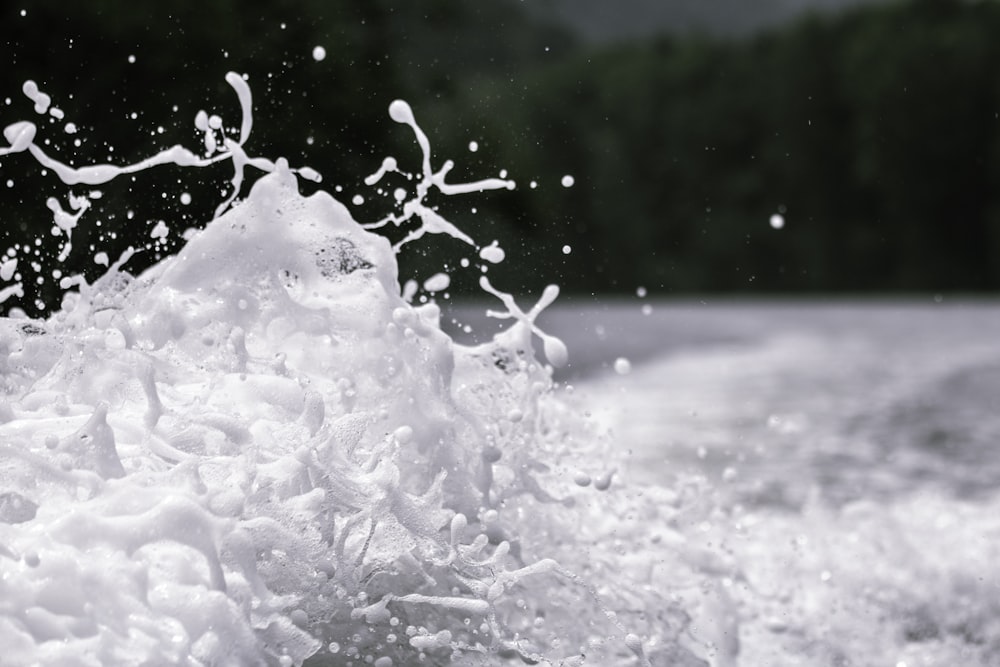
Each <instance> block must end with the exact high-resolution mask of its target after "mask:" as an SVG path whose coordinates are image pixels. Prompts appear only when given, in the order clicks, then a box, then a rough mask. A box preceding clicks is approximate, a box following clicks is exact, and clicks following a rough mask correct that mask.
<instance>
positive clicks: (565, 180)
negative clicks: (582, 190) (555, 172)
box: [559, 174, 576, 188]
mask: <svg viewBox="0 0 1000 667" xmlns="http://www.w3.org/2000/svg"><path fill="white" fill-rule="evenodd" d="M559 182H560V183H562V186H563V187H564V188H571V187H573V184H574V183H576V179H575V178H573V177H572V176H570V175H569V174H566V175H565V176H563V177H562V180H561V181H559Z"/></svg>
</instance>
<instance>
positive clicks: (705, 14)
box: [522, 0, 888, 41]
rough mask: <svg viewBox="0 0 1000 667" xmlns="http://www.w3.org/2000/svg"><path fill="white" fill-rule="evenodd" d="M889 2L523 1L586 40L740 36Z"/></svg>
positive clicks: (784, 0)
mask: <svg viewBox="0 0 1000 667" xmlns="http://www.w3.org/2000/svg"><path fill="white" fill-rule="evenodd" d="M887 1H888V0H522V4H523V6H524V7H525V8H526V9H528V10H529V11H532V12H535V13H536V14H537V15H538V16H541V17H544V18H546V19H549V20H551V21H553V22H556V23H561V24H564V25H566V26H568V27H570V28H571V29H572V30H574V31H575V32H577V33H578V34H579V35H580V36H581V37H583V38H585V39H588V40H590V41H614V40H619V39H626V38H632V37H642V36H648V35H651V34H655V33H668V34H682V33H692V32H703V33H706V34H712V35H741V34H748V33H752V32H755V31H758V30H760V29H762V28H767V27H770V26H773V25H777V24H780V23H783V22H786V21H788V20H790V19H793V18H796V17H798V16H800V15H802V14H804V13H807V12H810V11H816V12H829V11H837V10H842V9H846V8H849V7H853V6H856V5H864V4H875V3H883V4H884V3H886V2H887Z"/></svg>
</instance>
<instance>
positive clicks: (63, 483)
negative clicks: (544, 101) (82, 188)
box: [0, 73, 687, 665]
mask: <svg viewBox="0 0 1000 667" xmlns="http://www.w3.org/2000/svg"><path fill="white" fill-rule="evenodd" d="M226 80H227V81H228V82H229V84H230V85H231V86H232V88H233V89H234V90H235V92H236V93H237V95H238V97H239V99H240V103H241V109H242V114H243V117H242V123H241V127H240V132H239V136H238V138H233V137H229V136H227V135H226V134H225V132H224V129H223V128H224V127H225V123H224V122H223V121H222V119H221V118H219V117H218V116H215V115H210V114H207V113H199V114H198V116H197V117H196V121H195V125H196V127H197V128H198V129H199V130H200V131H201V133H202V139H203V145H204V155H203V156H198V155H196V154H195V153H194V152H192V151H189V150H187V149H185V148H183V147H180V146H175V147H173V148H170V149H167V150H165V151H162V152H160V153H157V154H156V155H154V156H153V157H151V158H148V159H146V160H142V161H140V162H138V163H135V164H131V165H127V166H113V165H94V166H86V167H78V168H77V167H70V166H68V165H66V164H64V163H62V162H60V161H58V160H56V159H54V158H52V157H50V156H49V155H47V154H46V153H44V152H43V151H42V150H41V148H39V147H38V145H37V144H36V143H35V135H36V133H37V128H36V127H35V126H34V125H33V124H31V123H27V122H21V123H15V124H14V125H11V126H8V127H7V128H6V130H5V132H4V136H5V137H7V139H8V142H9V148H7V149H2V152H6V153H9V152H23V151H27V152H29V153H30V154H31V155H32V156H34V158H35V159H36V160H37V161H38V162H39V163H40V164H41V165H43V166H45V167H47V168H50V169H51V170H52V171H53V172H54V173H56V174H57V175H58V176H59V177H60V178H61V179H62V180H63V181H64V182H65V183H67V184H70V185H73V184H86V185H97V184H100V183H105V182H107V181H109V180H111V179H113V178H115V177H117V176H121V175H124V174H131V173H136V172H139V171H142V170H144V169H149V168H152V167H155V166H157V165H162V164H177V165H181V166H187V167H204V166H207V165H209V164H214V163H216V162H220V161H224V160H227V161H229V162H230V163H231V164H232V165H233V169H234V175H233V178H232V180H231V186H232V191H231V192H230V193H229V195H228V196H227V197H226V199H225V200H224V201H223V203H222V204H221V205H220V206H219V207H218V209H217V211H216V218H215V219H214V220H213V221H212V222H211V223H210V224H209V225H208V226H207V227H206V228H205V229H204V231H202V232H200V233H198V234H197V235H195V236H194V237H193V238H191V239H190V241H189V242H188V243H187V245H185V246H184V247H183V248H182V249H181V250H180V251H179V253H178V254H177V255H176V256H173V257H168V258H167V259H165V260H163V261H161V262H160V263H158V264H156V265H155V266H153V267H152V268H150V269H148V270H147V271H145V272H144V273H142V274H141V275H139V276H136V277H133V276H131V275H129V274H128V273H127V272H125V270H124V268H123V267H124V266H125V264H126V263H127V261H128V260H129V258H130V257H131V256H132V254H133V253H134V252H135V251H133V250H130V251H126V252H125V253H124V254H123V255H122V256H121V257H119V258H118V260H117V261H115V262H113V263H111V265H110V267H109V269H108V271H107V273H106V274H105V275H104V276H103V277H101V278H100V279H98V280H97V281H95V282H94V283H93V284H88V283H87V282H86V281H84V280H83V278H82V277H79V276H77V277H67V278H65V279H64V281H63V286H64V288H66V289H71V288H77V289H78V291H76V292H69V293H68V294H67V295H66V298H65V300H64V307H63V309H62V310H61V311H59V312H58V313H55V314H54V315H53V316H52V317H50V318H49V319H47V320H45V321H28V320H0V366H2V368H3V370H4V375H3V378H4V380H3V387H2V389H3V393H2V395H0V434H2V438H3V442H4V443H5V444H4V445H3V446H2V447H0V461H2V463H3V467H2V470H0V572H2V576H0V600H2V601H3V602H2V603H0V644H2V645H3V646H4V647H5V659H8V660H11V661H13V662H15V663H17V662H34V661H40V662H45V663H53V662H55V663H58V662H66V661H73V660H78V659H83V660H89V661H91V662H95V663H98V664H110V663H121V662H128V663H130V664H131V663H148V664H224V663H225V664H277V665H298V664H302V663H303V662H304V661H306V660H307V659H310V658H312V659H315V660H324V659H328V660H330V661H333V662H334V663H339V662H341V661H342V660H346V661H348V662H351V661H353V662H355V663H357V664H361V663H365V664H367V663H372V664H380V665H388V664H411V663H413V662H414V661H417V660H420V661H425V662H430V663H432V664H434V663H443V662H448V661H452V662H457V663H464V664H467V663H470V662H471V663H475V661H477V660H480V659H482V660H487V661H495V660H504V659H507V658H511V657H517V656H520V657H521V659H522V660H524V661H526V662H529V663H530V662H550V663H553V664H555V663H562V664H581V663H582V662H583V661H584V659H585V658H584V657H583V655H584V653H586V654H588V655H589V656H590V658H589V660H591V661H594V660H596V661H598V662H599V663H601V664H616V663H622V664H632V663H634V662H635V661H636V660H638V661H639V662H640V664H644V665H649V664H652V662H651V660H652V658H651V657H650V655H653V656H655V655H656V651H655V649H656V647H657V645H658V644H657V640H656V636H655V635H652V634H650V631H651V626H650V625H649V624H650V623H651V622H652V619H647V620H646V621H644V622H642V623H640V622H639V621H638V620H637V619H635V618H629V619H624V618H622V617H621V616H620V615H618V614H615V613H612V612H611V611H609V610H610V609H612V608H618V607H620V606H621V605H624V607H623V608H629V606H630V605H631V606H633V607H634V608H637V609H647V608H652V606H651V605H652V604H654V603H655V604H657V605H659V608H661V609H673V608H675V607H676V605H675V604H674V603H672V602H670V601H669V600H666V599H665V598H663V597H662V595H660V594H659V593H654V594H650V593H648V592H645V593H644V592H638V591H633V592H632V593H631V595H638V596H639V598H643V601H642V602H641V604H639V605H638V606H635V604H634V603H635V602H636V599H637V598H634V597H633V598H632V600H631V602H629V601H627V600H625V599H620V598H619V597H618V596H617V595H609V594H608V592H607V591H599V590H598V589H596V588H595V587H594V586H593V585H592V584H590V583H587V582H588V581H590V580H591V579H590V577H587V578H584V577H582V576H581V572H579V571H577V568H580V567H582V566H583V563H584V562H586V563H587V565H586V568H587V569H589V570H591V571H592V572H591V574H594V576H595V579H594V580H597V581H611V580H613V577H612V578H603V577H604V574H606V573H607V572H609V571H610V570H611V569H612V567H613V565H612V564H613V562H614V561H615V560H616V559H617V556H616V555H615V554H614V553H612V552H611V551H609V550H608V549H610V548H611V547H610V546H609V547H608V548H607V549H606V548H604V547H602V548H597V549H595V548H591V549H590V557H589V558H587V559H586V561H584V560H581V558H580V554H581V552H580V551H579V549H581V548H583V547H581V546H574V545H583V544H588V543H591V541H592V540H593V539H595V536H596V534H597V533H595V532H594V531H595V530H597V522H594V521H593V515H592V513H590V512H589V511H588V509H587V508H588V506H589V505H588V503H586V502H580V500H581V499H585V498H586V495H584V496H581V494H593V493H598V492H599V491H597V490H595V489H594V488H584V487H582V486H580V485H579V484H578V483H577V482H575V481H574V479H578V475H574V474H571V473H570V472H568V471H569V470H570V469H572V470H577V469H578V468H579V467H580V466H579V462H578V463H572V464H570V463H567V461H568V460H570V459H573V457H574V453H573V452H574V451H575V450H580V446H579V442H580V441H582V442H589V443H591V445H590V447H591V449H593V447H595V446H603V445H601V443H602V442H603V441H602V440H601V439H600V438H597V437H594V436H593V434H588V433H587V432H586V431H587V428H588V427H587V426H586V425H585V424H583V423H581V422H580V420H579V419H578V418H577V417H575V416H574V415H573V412H572V410H570V409H568V408H567V407H566V406H564V405H563V404H562V403H561V401H559V400H557V398H556V397H555V396H554V394H553V384H552V381H551V376H550V370H549V368H548V367H546V366H545V365H543V364H542V363H540V362H539V361H538V360H537V359H536V357H535V354H534V350H533V347H532V344H531V338H532V336H537V337H539V338H540V339H541V341H542V345H543V348H544V351H545V355H546V358H547V359H548V361H549V362H550V363H551V364H553V365H560V364H562V363H565V361H566V349H565V346H564V345H563V344H562V343H561V342H560V341H559V340H558V339H556V338H555V337H553V336H550V335H547V334H545V333H544V332H543V331H541V330H540V329H539V328H538V327H537V325H536V324H535V319H536V317H537V316H538V314H539V313H540V312H541V310H542V309H543V308H545V307H546V306H547V305H548V304H550V303H551V302H552V301H553V300H554V299H555V298H556V296H557V295H558V289H557V288H556V287H555V286H550V287H549V288H547V289H546V290H545V292H544V293H543V295H542V298H541V299H540V301H539V302H538V303H537V304H536V305H535V306H534V307H533V308H531V309H530V310H529V311H528V312H524V311H523V310H521V309H520V308H519V307H518V306H517V304H516V303H515V301H514V299H513V297H512V296H511V295H509V294H506V293H504V292H501V291H499V290H497V289H496V288H495V287H493V285H491V284H490V282H489V281H488V280H486V279H485V277H484V278H483V280H482V282H481V286H482V288H483V289H484V290H485V291H486V292H488V293H489V294H491V295H493V296H495V297H496V298H498V299H500V300H501V302H502V303H503V304H504V306H505V307H506V309H507V310H506V311H504V312H492V313H491V314H492V315H493V316H494V317H499V318H503V319H511V320H514V323H513V325H512V326H511V327H510V328H509V329H507V330H506V331H505V332H503V333H501V334H499V335H498V336H496V337H495V338H494V340H493V341H492V342H490V343H488V344H485V345H481V346H477V347H472V348H466V347H462V346H459V345H456V344H454V343H453V342H452V341H451V340H450V339H449V338H448V337H447V336H446V335H445V334H444V333H443V332H442V331H441V329H440V327H439V324H438V319H439V316H440V312H439V310H438V308H437V306H436V305H435V304H433V303H430V304H426V305H423V306H419V307H414V306H411V305H410V304H409V303H408V301H407V300H406V299H404V297H403V295H402V294H401V290H400V287H399V279H398V275H397V267H396V261H395V251H396V250H398V249H399V247H400V246H402V245H403V243H408V242H410V241H413V240H416V239H417V238H419V237H421V236H423V235H425V234H427V233H446V234H450V235H452V236H455V237H456V238H459V239H461V240H463V241H465V242H466V243H470V244H472V245H475V244H474V243H473V242H472V240H471V237H468V236H466V235H465V234H464V233H463V232H461V231H460V230H458V229H457V228H455V227H454V226H453V225H451V223H449V222H447V221H445V220H444V219H443V218H442V217H441V216H440V215H438V214H437V213H436V212H434V211H433V210H431V209H430V208H428V207H427V206H426V205H425V204H424V197H425V196H426V195H427V193H428V192H429V190H430V189H431V188H432V187H434V188H437V189H438V190H440V191H441V192H442V193H444V194H456V193H466V192H474V191H480V190H484V189H495V188H510V187H513V182H511V181H506V180H500V179H485V180H482V181H476V182H473V183H466V184H449V183H446V181H445V177H446V175H447V174H448V172H449V171H450V170H451V168H452V163H451V162H445V163H444V165H443V166H442V167H441V168H440V169H439V170H437V171H433V170H432V168H431V152H430V146H429V142H428V140H427V137H426V135H425V134H424V133H423V132H422V131H421V130H420V128H419V126H418V125H417V124H416V122H415V120H414V119H413V115H412V111H410V109H409V107H408V106H407V105H405V103H403V102H394V103H393V105H392V106H391V107H390V114H391V116H392V117H393V119H394V120H396V121H397V122H400V123H403V124H407V125H409V126H410V127H411V129H412V130H413V132H414V134H415V136H416V140H417V142H418V144H419V145H420V147H421V150H422V153H423V161H422V170H421V177H420V180H419V181H418V182H417V185H416V192H415V194H414V195H413V196H412V197H411V198H410V199H406V196H405V195H404V196H403V197H400V198H399V201H400V203H401V205H402V211H403V212H402V214H394V215H390V216H388V217H387V218H385V219H384V220H383V221H381V222H380V223H376V224H375V225H368V227H377V226H380V225H384V224H386V223H388V222H390V221H391V222H393V223H394V224H397V225H398V224H402V223H403V222H406V221H407V220H409V219H410V218H412V217H416V218H418V219H419V221H420V227H419V228H418V229H417V230H415V231H413V232H411V233H410V234H409V235H408V236H407V237H406V238H405V239H404V241H403V242H401V243H399V244H396V246H395V247H392V246H390V244H389V241H387V240H386V239H385V238H383V237H380V236H376V235H373V234H371V233H369V232H368V231H367V230H366V229H365V226H363V225H359V224H358V223H356V222H355V221H354V220H353V219H352V218H351V216H350V214H349V213H348V211H347V209H346V208H345V207H344V206H343V205H342V204H341V203H339V202H338V201H336V200H335V199H334V198H333V197H331V196H330V195H328V194H326V193H325V192H322V191H321V192H318V193H317V194H315V195H312V196H310V197H302V196H301V195H300V194H299V192H298V187H297V185H298V184H297V181H296V175H297V176H299V177H303V178H309V179H312V180H318V174H316V173H315V172H314V171H312V170H310V169H308V168H302V169H298V170H293V169H291V168H289V166H288V163H287V161H285V160H283V159H277V160H273V161H272V160H270V159H266V158H260V157H249V154H248V152H247V149H246V147H245V144H246V142H247V141H248V139H249V136H250V132H251V129H252V120H251V98H250V92H249V88H248V87H247V86H246V83H245V81H244V80H243V78H242V77H240V76H238V75H236V74H232V73H231V74H229V75H227V77H226ZM248 166H249V167H253V168H255V169H257V170H260V171H263V172H265V173H266V175H265V176H264V177H262V178H260V179H258V180H257V181H256V182H255V183H254V184H253V185H252V187H251V189H250V191H249V194H248V195H247V196H246V198H245V199H244V200H243V201H240V202H239V203H237V199H236V198H237V196H238V194H239V193H240V191H241V189H242V186H243V183H244V172H245V169H246V167H248ZM396 168H397V165H396V164H395V161H390V160H386V161H385V162H384V163H383V168H382V169H381V170H380V172H377V173H376V174H374V175H373V176H372V177H370V178H369V181H370V183H371V184H374V183H375V182H377V181H378V179H379V178H380V177H381V176H382V175H383V174H384V173H386V172H387V171H390V170H394V169H396ZM77 203H79V206H74V210H76V211H77V212H78V213H79V215H77V216H76V217H75V218H73V219H72V224H71V223H70V222H69V221H68V220H66V219H64V225H63V226H62V227H61V228H63V229H64V230H65V231H66V233H67V239H68V238H69V236H68V235H69V233H70V232H71V230H72V229H73V227H74V225H76V224H79V223H80V216H82V215H84V214H85V212H86V206H85V205H84V204H83V203H80V201H79V200H78V201H77ZM57 215H58V213H57ZM62 215H64V216H67V215H68V216H72V215H73V214H68V213H65V212H63V213H62ZM67 245H68V240H67ZM65 252H69V250H68V249H65ZM483 252H484V255H491V256H493V257H494V259H496V257H498V256H499V255H498V253H499V252H502V251H499V248H497V247H496V246H495V244H494V245H493V246H489V247H487V248H484V249H483ZM16 262H17V258H16V257H8V258H7V259H6V260H5V261H4V264H3V266H2V268H0V277H3V278H4V279H6V280H12V279H15V275H16ZM438 282H439V283H440V282H441V281H440V280H438ZM11 287H17V288H20V286H19V285H18V286H11ZM16 291H17V289H14V290H13V291H11V292H10V293H12V294H13V293H15V292H16ZM574 438H578V439H579V441H577V442H574ZM581 451H582V450H581ZM592 454H593V452H592V451H590V452H587V453H586V455H588V456H589V455H592ZM595 486H597V487H600V488H603V489H607V485H603V486H602V485H595ZM527 514H530V516H531V517H532V518H531V520H530V521H528V522H525V521H524V520H523V518H522V517H524V516H525V515H527ZM587 517H590V518H589V519H588V518H587ZM579 526H589V527H586V528H580V527H579ZM596 539H597V540H598V542H600V540H601V538H596ZM567 563H568V564H567ZM598 570H599V571H598ZM533 589H539V590H545V591H546V594H545V595H544V596H538V595H534V594H531V591H532V590H533ZM620 590H622V591H624V590H632V589H630V588H626V587H622V588H621V589H620ZM650 595H652V599H651V600H647V599H645V598H649V597H650ZM581 616H582V617H584V618H587V619H589V622H588V623H586V624H580V623H579V619H580V618H581ZM684 623H685V622H684V621H679V622H677V623H672V624H671V625H670V626H669V628H670V629H669V631H670V632H673V633H676V632H680V630H681V629H682V628H683V625H684ZM640 625H644V629H643V630H641V631H642V632H643V633H644V634H647V635H648V636H650V637H652V640H651V643H650V644H648V645H646V646H645V647H644V643H643V641H641V640H640V639H639V638H638V636H637V635H636V634H635V632H637V631H640V628H639V626H640ZM671 647H672V648H671V649H670V650H671V651H674V652H675V654H677V655H681V654H682V653H683V654H687V653H686V649H683V648H679V647H677V646H675V645H674V644H673V643H672V644H671ZM622 648H624V649H625V650H626V653H625V654H624V657H623V656H622V655H620V654H618V653H617V652H618V651H619V650H620V649H622ZM649 650H653V653H652V654H648V653H649ZM678 652H680V653H678ZM81 656H82V658H81ZM324 656H325V657H324Z"/></svg>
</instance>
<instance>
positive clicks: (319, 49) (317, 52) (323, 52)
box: [313, 46, 326, 62]
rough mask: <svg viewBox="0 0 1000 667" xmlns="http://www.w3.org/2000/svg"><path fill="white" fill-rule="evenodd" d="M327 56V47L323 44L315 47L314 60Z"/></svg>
mask: <svg viewBox="0 0 1000 667" xmlns="http://www.w3.org/2000/svg"><path fill="white" fill-rule="evenodd" d="M324 58H326V49H324V48H323V47H322V46H316V47H313V60H315V61H316V62H319V61H321V60H323V59H324Z"/></svg>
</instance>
